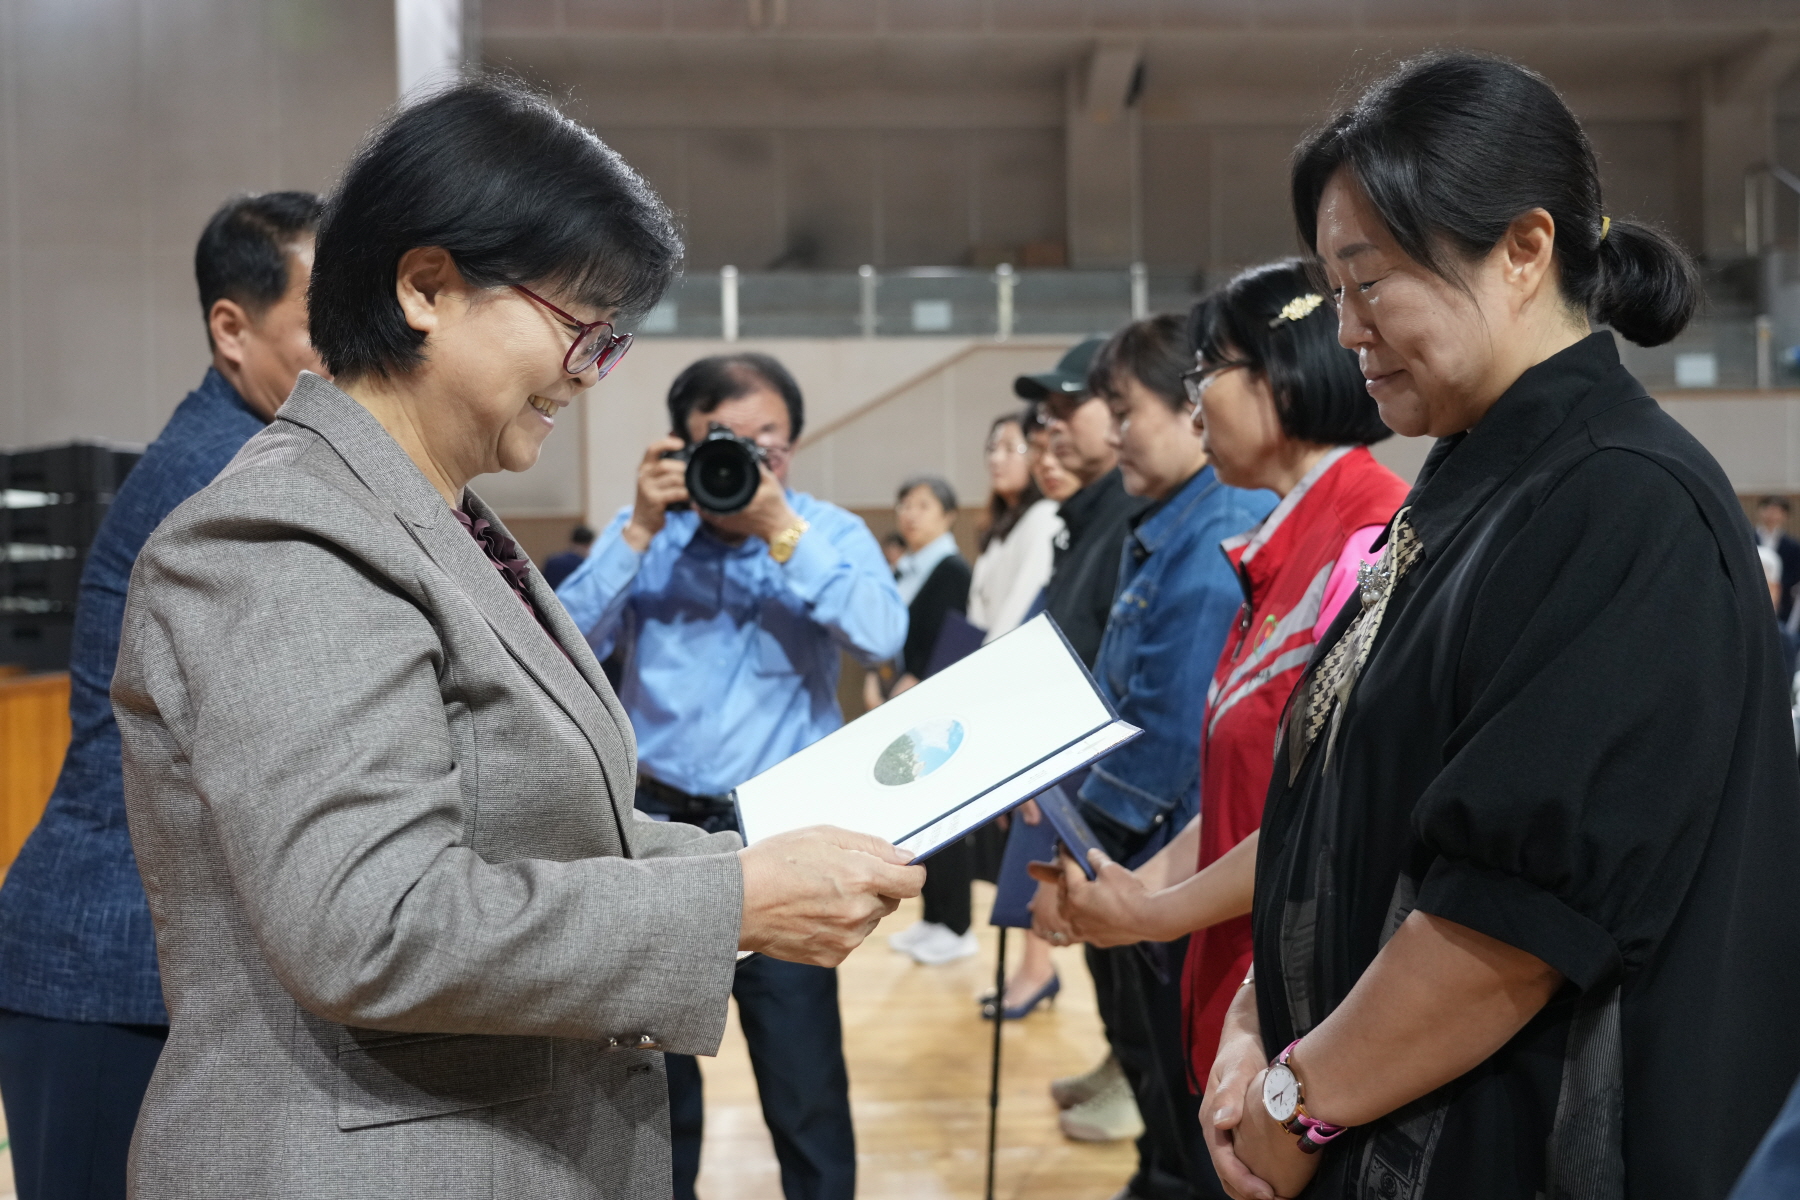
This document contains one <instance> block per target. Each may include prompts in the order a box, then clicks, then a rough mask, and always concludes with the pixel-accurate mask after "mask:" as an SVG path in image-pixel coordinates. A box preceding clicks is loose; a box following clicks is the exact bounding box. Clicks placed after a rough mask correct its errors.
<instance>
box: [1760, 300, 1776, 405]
mask: <svg viewBox="0 0 1800 1200" xmlns="http://www.w3.org/2000/svg"><path fill="white" fill-rule="evenodd" d="M1774 325H1775V323H1774V322H1773V321H1772V320H1770V319H1769V314H1768V313H1763V314H1762V315H1761V316H1759V317H1757V318H1756V387H1757V390H1758V391H1763V392H1766V391H1768V390H1769V389H1770V388H1772V387H1774V386H1775V345H1774V341H1775V337H1774V335H1775V329H1774Z"/></svg>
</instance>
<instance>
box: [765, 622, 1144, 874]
mask: <svg viewBox="0 0 1800 1200" xmlns="http://www.w3.org/2000/svg"><path fill="white" fill-rule="evenodd" d="M1141 732H1142V730H1140V729H1138V728H1137V727H1136V726H1133V725H1129V724H1127V723H1126V722H1124V721H1122V720H1120V719H1119V714H1118V713H1117V712H1115V711H1114V710H1113V707H1112V705H1111V704H1109V703H1107V700H1106V697H1104V696H1102V695H1101V694H1100V689H1099V687H1098V686H1097V685H1096V684H1095V683H1094V677H1093V676H1092V675H1090V674H1088V671H1087V668H1086V667H1084V666H1083V665H1082V664H1081V660H1080V659H1079V658H1077V657H1076V656H1075V652H1074V650H1073V649H1071V648H1070V646H1069V643H1068V641H1067V640H1066V639H1064V637H1063V635H1062V630H1060V629H1058V628H1057V627H1056V622H1054V621H1052V620H1051V619H1050V618H1049V617H1048V616H1040V617H1037V618H1035V619H1033V620H1031V621H1028V622H1026V623H1025V624H1024V625H1022V626H1020V627H1019V628H1018V629H1015V630H1013V631H1012V632H1011V633H1009V634H1006V635H1005V636H1004V637H1000V638H996V639H995V640H994V641H993V642H991V643H989V644H988V645H986V646H983V647H982V648H981V649H979V650H977V651H975V652H974V653H973V654H971V655H969V656H968V657H967V658H964V659H962V660H961V661H959V662H957V663H955V664H954V665H952V666H949V667H946V668H945V669H944V670H942V671H940V672H939V673H938V674H936V675H933V676H932V677H931V678H930V679H927V680H926V681H925V682H923V683H921V684H919V685H918V686H917V687H915V688H913V689H912V690H910V691H907V692H903V693H901V694H900V695H898V696H896V697H894V698H893V699H892V700H890V701H888V702H887V703H886V704H884V705H882V706H881V707H880V708H877V709H875V710H874V711H873V712H871V713H868V714H867V715H865V716H863V717H860V718H858V719H857V720H855V721H852V722H851V723H850V724H848V725H846V726H844V727H843V728H842V729H840V730H838V731H837V732H836V733H834V734H832V735H831V736H830V737H827V738H823V739H821V740H820V741H817V742H815V743H813V744H812V745H811V746H808V747H807V748H806V749H804V750H802V751H800V753H798V754H796V755H794V756H793V757H792V758H789V759H787V760H785V761H783V762H781V763H778V764H777V765H775V766H774V767H771V768H770V769H769V770H767V771H764V772H763V773H762V774H761V775H758V776H757V777H756V778H754V779H752V780H750V781H749V782H748V783H745V784H743V785H742V786H740V787H739V788H738V789H737V792H736V797H737V805H738V817H739V819H740V820H741V821H742V823H743V829H744V839H745V841H747V842H755V841H759V840H761V839H762V838H766V837H768V836H770V835H771V834H776V833H785V832H787V831H788V830H790V829H800V828H803V827H805V826H808V825H837V826H839V827H841V828H844V829H854V830H857V831H859V832H862V833H872V834H875V835H876V836H877V837H882V838H885V839H887V840H888V841H890V842H892V843H894V845H896V846H898V847H900V848H901V849H902V850H907V851H910V852H911V853H912V854H913V856H914V857H915V858H924V857H925V856H926V855H929V854H931V853H932V852H933V851H935V850H938V849H940V848H941V847H943V846H946V845H948V844H949V843H951V842H953V841H955V840H956V839H957V838H959V837H961V836H962V835H963V834H965V833H968V832H969V831H970V830H972V829H975V828H978V827H979V826H981V825H985V824H986V823H987V822H989V821H991V820H993V819H994V818H995V817H997V816H999V815H1000V814H1001V813H1003V812H1006V811H1007V810H1008V809H1010V808H1013V807H1015V806H1017V805H1019V804H1022V803H1024V802H1025V801H1026V800H1029V799H1030V798H1031V797H1032V796H1035V795H1036V794H1037V793H1039V792H1041V791H1043V790H1044V789H1045V788H1047V787H1049V786H1050V785H1051V784H1053V783H1055V782H1056V781H1057V780H1059V779H1061V778H1062V777H1063V776H1065V775H1067V774H1069V772H1071V771H1074V770H1078V769H1079V768H1081V767H1084V766H1086V765H1088V764H1089V763H1091V762H1093V761H1094V760H1095V759H1097V758H1099V757H1101V756H1102V755H1104V754H1106V753H1107V752H1108V751H1110V750H1112V749H1113V748H1114V747H1116V746H1119V745H1120V744H1122V743H1124V742H1127V741H1130V740H1131V739H1132V738H1134V737H1136V736H1137V735H1138V734H1139V733H1141Z"/></svg>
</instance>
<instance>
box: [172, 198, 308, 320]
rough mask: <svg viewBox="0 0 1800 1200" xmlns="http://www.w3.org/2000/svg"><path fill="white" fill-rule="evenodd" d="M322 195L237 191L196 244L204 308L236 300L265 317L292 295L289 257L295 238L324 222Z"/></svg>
mask: <svg viewBox="0 0 1800 1200" xmlns="http://www.w3.org/2000/svg"><path fill="white" fill-rule="evenodd" d="M320 207H321V205H320V202H319V198H318V197H317V196H315V195H313V194H312V193H311V192H264V193H263V194H262V195H260V196H234V197H232V198H231V199H230V200H227V201H226V202H225V203H224V204H223V205H221V206H220V207H219V211H218V212H216V213H214V214H213V215H212V219H211V220H209V221H207V223H206V228H205V230H203V231H202V232H201V234H200V241H199V244H197V245H196V246H195V247H194V282H195V283H197V284H199V286H200V312H201V314H202V315H204V316H206V317H208V318H209V321H208V327H207V332H206V336H207V340H208V341H209V342H210V341H211V339H212V328H211V322H210V317H211V315H212V306H213V305H214V304H216V303H218V302H219V301H220V300H233V301H236V302H237V303H238V304H239V305H241V306H242V307H243V309H244V311H245V312H247V313H249V314H250V315H251V317H253V318H256V317H261V316H262V315H263V314H264V313H265V312H267V311H269V308H270V306H271V305H273V304H275V303H276V302H277V301H279V300H280V299H281V298H282V297H283V296H285V295H287V290H288V284H289V282H290V280H289V279H288V260H289V258H290V257H292V255H291V254H290V251H291V250H292V249H293V246H294V243H295V242H298V241H299V240H300V239H301V238H304V237H307V236H309V235H311V234H312V232H313V231H314V230H316V229H317V228H318V227H319V209H320Z"/></svg>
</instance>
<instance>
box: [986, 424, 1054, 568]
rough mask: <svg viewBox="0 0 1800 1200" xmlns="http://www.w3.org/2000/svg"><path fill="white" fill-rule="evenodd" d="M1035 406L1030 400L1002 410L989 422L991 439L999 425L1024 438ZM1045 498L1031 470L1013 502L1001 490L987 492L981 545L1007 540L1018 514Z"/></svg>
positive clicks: (1022, 514) (1017, 521)
mask: <svg viewBox="0 0 1800 1200" xmlns="http://www.w3.org/2000/svg"><path fill="white" fill-rule="evenodd" d="M1036 407H1037V406H1036V405H1035V404H1030V405H1026V407H1025V411H1024V412H1009V413H1001V414H1000V415H999V416H997V417H995V418H994V423H993V424H991V425H989V426H988V440H989V441H993V440H994V435H995V434H996V433H998V432H1000V427H1001V426H1003V425H1011V426H1014V427H1015V428H1017V429H1018V431H1019V437H1020V438H1021V439H1023V438H1024V437H1025V436H1026V435H1025V430H1026V428H1027V422H1028V421H1029V420H1030V415H1029V414H1030V413H1031V411H1032V410H1033V409H1034V408H1036ZM1043 498H1044V493H1043V492H1041V491H1039V490H1038V485H1037V480H1035V479H1033V478H1031V476H1030V475H1029V474H1027V475H1026V477H1025V490H1024V491H1022V492H1020V493H1019V498H1018V499H1017V500H1014V501H1013V502H1012V503H1010V504H1008V503H1007V502H1006V497H1005V496H1002V495H1001V494H1000V493H999V492H994V493H993V494H991V495H990V496H988V519H987V528H986V529H983V530H982V531H981V548H982V549H983V550H986V549H987V548H988V543H989V542H992V541H996V540H998V541H1005V540H1006V535H1007V534H1009V533H1011V532H1012V531H1013V526H1015V525H1017V524H1018V523H1019V518H1020V517H1022V516H1024V515H1025V510H1026V509H1028V508H1030V507H1031V506H1032V505H1034V504H1036V503H1037V502H1038V501H1039V500H1042V499H1043Z"/></svg>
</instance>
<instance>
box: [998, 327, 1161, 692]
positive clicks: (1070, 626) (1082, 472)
mask: <svg viewBox="0 0 1800 1200" xmlns="http://www.w3.org/2000/svg"><path fill="white" fill-rule="evenodd" d="M1104 344H1105V339H1104V338H1089V339H1088V340H1087V341H1085V342H1082V343H1081V344H1080V345H1078V346H1076V347H1075V348H1074V349H1072V350H1070V351H1069V352H1068V353H1067V354H1065V355H1063V356H1062V359H1061V361H1059V362H1058V363H1057V364H1056V366H1055V368H1054V369H1052V370H1049V371H1045V372H1043V373H1042V374H1039V375H1021V376H1019V377H1018V378H1017V379H1015V380H1014V381H1013V391H1014V392H1016V393H1017V394H1018V395H1019V396H1020V397H1022V398H1023V399H1026V400H1030V401H1033V402H1034V403H1036V405H1037V407H1038V413H1039V416H1040V419H1041V420H1042V421H1043V423H1044V427H1045V430H1046V431H1047V433H1048V435H1049V442H1050V453H1051V454H1053V455H1055V456H1056V459H1057V461H1058V462H1059V463H1061V464H1062V467H1063V469H1064V470H1066V471H1068V472H1069V474H1071V475H1073V476H1074V477H1075V479H1076V481H1077V482H1078V483H1079V484H1080V485H1081V490H1080V491H1078V492H1076V493H1075V494H1074V495H1073V496H1070V497H1069V498H1068V499H1067V500H1064V501H1063V503H1062V507H1061V509H1059V510H1058V511H1059V512H1060V514H1061V515H1062V519H1063V532H1062V535H1061V537H1060V539H1059V540H1058V541H1057V544H1056V562H1055V566H1054V567H1052V569H1051V572H1050V583H1049V585H1048V586H1047V587H1046V588H1045V589H1044V611H1046V612H1048V613H1049V614H1050V615H1051V617H1053V618H1054V619H1055V621H1056V623H1057V624H1058V625H1060V626H1062V631H1063V634H1064V635H1065V636H1066V637H1067V638H1068V639H1069V644H1070V645H1071V646H1073V647H1074V648H1075V653H1076V654H1078V655H1080V656H1081V661H1082V662H1084V663H1086V664H1087V666H1088V668H1089V669H1090V670H1091V669H1092V668H1093V665H1094V656H1095V655H1097V654H1099V653H1100V638H1101V636H1102V635H1103V634H1104V633H1105V632H1106V618H1107V615H1108V614H1109V613H1110V612H1111V611H1112V603H1113V593H1114V592H1116V591H1118V587H1119V550H1120V547H1122V546H1123V545H1124V544H1125V536H1126V535H1127V534H1128V533H1130V532H1131V519H1132V518H1133V517H1135V516H1137V515H1138V514H1139V513H1141V512H1143V511H1144V509H1145V508H1146V507H1148V505H1149V502H1148V501H1146V500H1143V499H1140V498H1138V497H1136V496H1131V495H1128V494H1127V493H1126V491H1125V481H1124V479H1123V477H1121V475H1120V474H1119V465H1118V464H1119V455H1118V451H1117V450H1116V449H1115V448H1114V447H1113V444H1112V440H1111V434H1112V414H1111V413H1110V412H1109V411H1108V409H1107V407H1106V401H1104V400H1102V399H1101V398H1100V397H1098V396H1096V395H1094V394H1093V393H1091V392H1089V391H1088V386H1087V373H1088V369H1089V368H1090V367H1091V366H1092V365H1093V362H1094V356H1095V355H1096V354H1098V353H1099V351H1100V347H1101V346H1102V345H1104Z"/></svg>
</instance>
